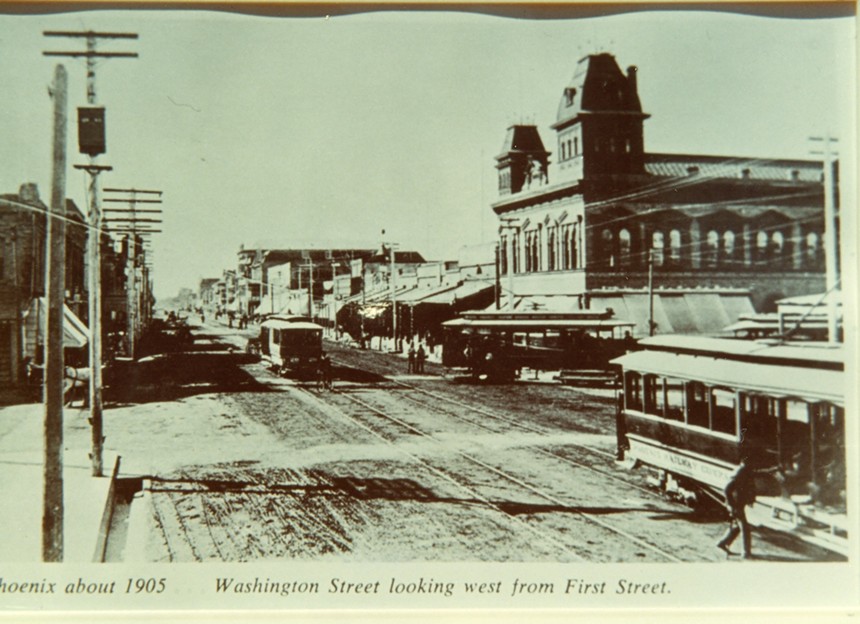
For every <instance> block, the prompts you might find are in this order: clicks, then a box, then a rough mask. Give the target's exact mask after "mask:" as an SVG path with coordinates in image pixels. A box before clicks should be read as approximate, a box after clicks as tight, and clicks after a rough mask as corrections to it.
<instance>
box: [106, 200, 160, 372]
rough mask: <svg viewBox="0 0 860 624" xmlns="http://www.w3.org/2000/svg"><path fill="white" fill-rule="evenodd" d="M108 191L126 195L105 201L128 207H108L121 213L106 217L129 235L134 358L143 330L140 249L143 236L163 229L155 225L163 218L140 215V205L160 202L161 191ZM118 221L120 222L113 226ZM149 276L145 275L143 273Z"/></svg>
mask: <svg viewBox="0 0 860 624" xmlns="http://www.w3.org/2000/svg"><path fill="white" fill-rule="evenodd" d="M104 191H105V193H121V194H123V195H124V196H120V197H105V199H104V201H105V203H108V202H118V203H124V204H126V206H125V207H124V208H106V209H105V212H108V211H110V213H111V214H117V213H118V214H117V216H106V217H105V224H106V228H107V229H108V230H109V231H110V232H111V233H115V234H125V239H126V252H127V253H126V261H127V264H126V301H127V304H126V308H127V312H126V353H127V354H128V357H129V358H131V359H132V360H134V359H135V357H136V356H135V349H136V346H137V339H138V337H139V334H140V329H141V310H140V291H139V290H138V285H137V279H138V276H137V272H138V271H137V267H138V264H141V265H143V264H144V262H139V261H138V254H137V248H138V245H139V244H140V242H141V241H140V239H141V238H142V237H143V236H145V235H149V234H154V233H159V232H161V230H154V229H152V228H153V225H150V224H160V223H161V222H162V221H161V219H160V218H149V217H140V216H138V213H140V212H143V211H142V210H140V209H138V208H137V205H138V204H160V203H161V191H152V190H143V189H136V188H129V189H120V188H105V189H104ZM138 195H144V196H145V197H153V196H158V199H141V198H139V197H138ZM145 214H150V215H151V214H161V210H158V209H155V210H152V209H150V210H147V211H146V213H145ZM113 224H116V225H113ZM141 277H145V276H141Z"/></svg>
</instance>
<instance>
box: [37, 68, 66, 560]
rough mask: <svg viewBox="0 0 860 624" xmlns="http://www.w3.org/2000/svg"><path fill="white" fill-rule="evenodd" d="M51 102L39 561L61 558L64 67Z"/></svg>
mask: <svg viewBox="0 0 860 624" xmlns="http://www.w3.org/2000/svg"><path fill="white" fill-rule="evenodd" d="M51 97H52V98H53V99H54V146H53V151H54V153H53V176H52V181H51V212H50V214H49V215H48V218H47V219H46V221H47V224H46V226H47V235H48V236H47V238H48V262H47V269H48V275H47V279H46V280H45V281H46V287H47V298H48V318H47V320H46V326H47V331H46V336H45V351H46V353H45V380H44V383H45V387H44V395H45V422H44V432H45V464H44V492H43V494H44V497H43V510H42V561H48V562H51V561H52V562H56V561H62V560H63V369H64V362H63V316H64V314H63V312H64V309H63V307H64V306H63V299H64V296H65V281H66V280H65V278H66V269H65V262H66V105H67V99H68V79H67V77H66V69H65V67H63V66H62V65H57V68H56V70H55V72H54V84H53V86H52V88H51Z"/></svg>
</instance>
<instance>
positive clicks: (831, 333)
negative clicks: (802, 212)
mask: <svg viewBox="0 0 860 624" xmlns="http://www.w3.org/2000/svg"><path fill="white" fill-rule="evenodd" d="M809 140H810V141H815V142H821V143H824V149H823V150H816V151H813V152H812V153H813V154H818V155H821V156H823V157H824V158H823V164H824V262H825V282H824V283H825V293H826V295H825V306H826V307H827V340H828V342H831V343H836V342H840V340H839V321H838V317H839V310H838V306H839V302H838V301H837V299H838V297H837V294H836V291H837V289H838V288H839V271H840V267H839V241H838V236H837V235H838V225H837V220H836V219H837V217H836V199H835V193H834V179H833V156H834V153H833V151H832V150H831V143H835V142H837V139H834V138H832V137H831V136H830V135H826V136H824V137H810V138H809Z"/></svg>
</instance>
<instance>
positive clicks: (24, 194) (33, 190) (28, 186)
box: [18, 182, 39, 203]
mask: <svg viewBox="0 0 860 624" xmlns="http://www.w3.org/2000/svg"><path fill="white" fill-rule="evenodd" d="M18 197H20V198H21V201H23V202H28V203H36V202H38V201H39V187H38V186H37V185H36V184H35V183H34V182H25V183H24V184H22V185H21V188H20V189H18Z"/></svg>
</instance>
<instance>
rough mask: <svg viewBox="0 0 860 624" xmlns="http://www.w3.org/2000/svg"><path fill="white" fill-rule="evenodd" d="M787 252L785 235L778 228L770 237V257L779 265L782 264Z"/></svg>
mask: <svg viewBox="0 0 860 624" xmlns="http://www.w3.org/2000/svg"><path fill="white" fill-rule="evenodd" d="M784 253H785V235H783V233H782V232H780V231H779V230H777V231H776V232H774V233H773V234H771V237H770V258H771V260H773V261H775V262H776V264H777V265H781V264H782V261H783V260H784Z"/></svg>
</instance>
